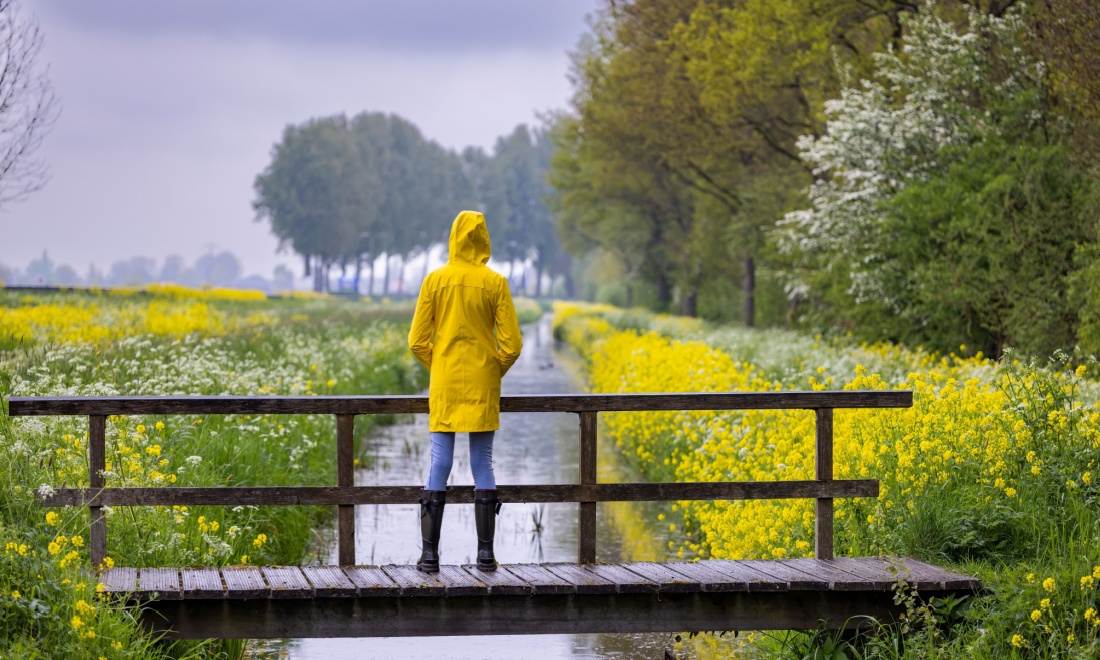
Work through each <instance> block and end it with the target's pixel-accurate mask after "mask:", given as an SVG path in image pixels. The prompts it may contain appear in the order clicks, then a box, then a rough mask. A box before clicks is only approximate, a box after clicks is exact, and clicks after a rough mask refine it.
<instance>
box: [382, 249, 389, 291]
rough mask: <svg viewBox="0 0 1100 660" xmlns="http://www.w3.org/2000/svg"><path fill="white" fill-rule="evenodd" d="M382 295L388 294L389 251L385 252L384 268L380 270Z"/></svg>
mask: <svg viewBox="0 0 1100 660" xmlns="http://www.w3.org/2000/svg"><path fill="white" fill-rule="evenodd" d="M382 272H383V277H382V295H383V296H388V295H390V253H389V252H387V253H386V268H385V269H384V270H383V271H382Z"/></svg>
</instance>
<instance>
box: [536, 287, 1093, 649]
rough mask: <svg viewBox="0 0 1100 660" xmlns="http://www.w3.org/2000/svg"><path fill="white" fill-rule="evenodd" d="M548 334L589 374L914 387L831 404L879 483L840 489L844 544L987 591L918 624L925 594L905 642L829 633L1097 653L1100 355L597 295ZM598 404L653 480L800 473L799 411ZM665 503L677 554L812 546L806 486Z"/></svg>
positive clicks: (671, 385)
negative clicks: (887, 335) (813, 329)
mask: <svg viewBox="0 0 1100 660" xmlns="http://www.w3.org/2000/svg"><path fill="white" fill-rule="evenodd" d="M555 334H556V336H557V337H558V338H559V339H562V340H564V341H566V342H568V343H569V344H570V345H571V346H573V347H574V348H575V349H577V351H578V353H580V354H581V355H582V358H583V360H584V362H585V365H586V372H587V377H588V380H589V384H590V387H591V389H592V390H593V391H598V392H622V391H631V392H646V391H654V392H656V391H666V392H675V391H708V390H709V391H720V390H745V391H768V390H787V389H911V390H913V391H914V393H915V396H914V406H913V407H912V408H910V409H906V410H883V411H838V412H837V414H836V421H835V433H836V450H835V465H836V467H835V472H836V475H837V477H838V478H877V479H879V480H881V483H882V490H881V495H880V497H879V498H877V499H875V500H839V501H838V502H837V512H836V525H837V527H836V534H837V537H836V538H837V541H836V543H837V550H838V552H839V553H840V554H845V555H877V554H887V555H890V554H893V555H909V556H914V557H918V558H921V559H924V560H927V561H931V562H935V563H938V564H941V565H947V566H952V567H955V568H957V569H958V570H961V571H964V572H969V573H972V574H975V575H977V576H978V577H980V578H981V579H982V580H983V581H984V582H985V584H986V585H987V586H988V587H989V588H990V590H991V593H990V595H988V596H986V597H983V598H981V599H977V600H975V601H974V602H973V603H967V604H966V605H965V606H963V607H962V608H961V609H956V610H953V611H952V614H951V617H952V618H953V619H954V621H953V622H954V623H957V624H958V625H955V626H954V627H952V628H951V629H950V630H948V629H946V628H944V627H943V626H935V625H924V623H926V622H929V621H932V620H933V619H934V618H935V616H937V613H936V611H932V610H928V611H922V610H920V609H919V607H918V606H917V605H915V606H914V609H913V611H912V612H911V616H912V617H914V619H915V620H914V622H913V625H912V626H910V628H909V629H908V631H907V632H906V633H904V636H905V637H906V638H907V639H906V643H905V644H904V645H903V646H899V645H898V644H897V642H898V637H897V636H898V635H899V634H901V633H899V632H898V630H899V629H897V628H885V627H884V628H883V629H882V630H881V634H880V635H878V636H877V637H874V638H872V639H869V640H864V641H863V642H862V643H860V644H859V645H858V646H848V645H847V643H846V642H844V643H838V646H837V648H839V649H840V651H841V652H842V653H847V654H848V655H847V656H845V657H857V656H856V655H855V654H856V653H857V652H858V653H860V654H869V655H870V656H871V657H913V658H916V657H961V656H963V655H967V656H975V657H980V658H992V657H1038V658H1048V657H1049V658H1062V657H1082V658H1083V657H1097V656H1098V655H1100V641H1098V632H1100V619H1098V618H1097V609H1098V604H1097V601H1098V599H1097V590H1096V589H1097V585H1098V584H1100V506H1098V505H1100V502H1098V498H1100V484H1098V480H1097V476H1098V473H1097V470H1098V467H1100V465H1098V463H1100V429H1098V422H1100V406H1098V405H1097V403H1096V401H1097V398H1098V397H1097V387H1096V383H1095V381H1093V380H1091V379H1090V377H1089V372H1090V371H1092V372H1093V373H1095V371H1096V363H1095V361H1089V360H1084V361H1075V362H1072V364H1071V361H1070V360H1069V359H1068V358H1064V357H1060V358H1058V359H1056V360H1053V361H1051V362H1049V363H1043V364H1035V363H1030V362H1024V361H1019V360H1015V359H1013V358H1012V357H1011V356H1010V357H1009V358H1007V359H1006V360H1004V361H1002V362H1000V363H994V362H991V361H989V360H986V359H984V358H983V357H981V356H980V355H978V356H970V357H962V356H961V355H954V354H952V355H947V356H942V355H937V354H933V353H928V352H925V351H922V350H919V349H912V350H910V349H906V348H902V347H897V346H890V345H876V346H866V345H864V346H855V345H851V344H849V343H848V342H846V341H844V340H843V338H841V339H836V340H831V341H826V340H823V339H822V338H815V337H807V336H803V335H798V334H795V333H786V332H780V331H746V330H742V329H731V328H721V327H711V326H706V325H703V324H701V323H699V322H697V321H693V320H690V319H679V318H675V317H663V316H654V315H650V314H647V313H645V312H639V311H633V310H631V311H624V310H618V309H615V308H609V307H601V306H578V305H559V306H558V307H557V309H556V314H555ZM965 351H966V348H965V347H960V354H962V353H965ZM602 421H603V423H604V425H605V428H607V429H608V431H609V432H610V434H611V435H612V436H613V437H614V438H615V442H616V444H617V445H618V447H619V449H620V451H621V452H622V454H623V455H624V457H625V458H626V459H627V460H628V461H629V462H630V463H631V464H632V465H633V466H634V467H635V468H636V469H637V470H639V471H640V472H641V473H642V474H644V475H645V476H646V477H647V478H650V479H653V480H680V481H713V480H760V481H768V480H777V479H805V478H812V474H813V447H812V442H813V436H814V433H813V416H812V413H809V412H805V411H789V412H788V411H730V412H704V411H700V412H681V413H644V414H639V413H608V414H606V415H604V416H603V419H602ZM678 509H679V510H678V512H677V515H678V519H677V520H669V521H664V522H662V523H659V524H669V525H670V526H673V529H674V531H676V532H678V536H677V540H675V541H673V544H674V546H675V547H674V548H673V549H674V550H675V551H677V552H678V553H680V554H682V555H683V556H685V557H716V558H777V557H792V556H811V553H812V547H813V518H812V505H811V504H810V503H809V502H808V501H757V502H743V503H728V502H714V503H711V502H682V503H679V504H678ZM655 522H656V521H655ZM960 612H963V613H965V616H963V615H961V614H960ZM939 616H940V617H941V618H943V617H944V616H946V615H944V614H943V610H942V608H941V610H939ZM763 639H764V641H762V642H760V643H758V644H757V645H756V646H755V647H754V648H755V649H756V650H757V651H759V652H764V651H769V652H775V653H778V654H779V655H780V657H803V656H805V655H807V654H811V653H813V652H815V651H814V649H813V648H812V644H811V640H812V639H816V640H819V641H820V640H823V639H825V638H824V637H822V636H818V637H814V638H812V637H811V636H808V635H793V636H769V637H765V638H763ZM723 648H724V647H722V646H721V645H719V646H718V647H717V649H716V650H715V653H718V654H721V653H722V652H723V651H722V649H723ZM730 648H732V647H730ZM820 649H821V647H820V646H819V647H818V650H820ZM726 650H727V651H728V650H729V649H728V648H727V649H726ZM815 657H816V656H815ZM837 657H840V656H837ZM859 657H862V655H861V656H859Z"/></svg>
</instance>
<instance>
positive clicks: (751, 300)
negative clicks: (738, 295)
mask: <svg viewBox="0 0 1100 660" xmlns="http://www.w3.org/2000/svg"><path fill="white" fill-rule="evenodd" d="M741 288H742V289H743V290H744V294H745V297H744V299H743V301H742V303H741V319H742V321H744V323H745V327H746V328H751V327H753V326H754V325H755V324H756V264H754V263H753V261H752V257H745V276H744V279H743V280H742V281H741Z"/></svg>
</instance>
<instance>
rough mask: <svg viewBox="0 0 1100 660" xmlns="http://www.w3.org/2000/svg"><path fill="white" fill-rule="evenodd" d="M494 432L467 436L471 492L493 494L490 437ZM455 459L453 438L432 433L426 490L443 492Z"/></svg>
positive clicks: (439, 433)
mask: <svg viewBox="0 0 1100 660" xmlns="http://www.w3.org/2000/svg"><path fill="white" fill-rule="evenodd" d="M494 433H496V431H480V432H475V433H471V434H470V471H472V472H473V473H474V488H476V489H478V490H494V489H495V488H496V487H497V480H496V477H495V476H494V475H493V434H494ZM454 457H455V434H454V433H453V432H433V433H432V467H431V470H430V471H429V472H428V485H427V486H426V487H425V488H426V490H447V477H449V476H450V475H451V465H452V463H454Z"/></svg>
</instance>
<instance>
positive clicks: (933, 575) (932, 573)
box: [886, 557, 982, 592]
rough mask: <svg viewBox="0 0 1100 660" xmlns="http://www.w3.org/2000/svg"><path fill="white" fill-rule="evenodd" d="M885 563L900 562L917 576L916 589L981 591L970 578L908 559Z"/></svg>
mask: <svg viewBox="0 0 1100 660" xmlns="http://www.w3.org/2000/svg"><path fill="white" fill-rule="evenodd" d="M886 561H894V562H900V563H902V564H904V565H905V566H906V567H907V568H908V569H909V570H910V571H912V572H913V573H914V574H916V575H917V576H918V582H917V589H918V590H930V589H946V590H968V591H974V592H977V591H981V588H982V583H981V582H980V581H978V580H976V579H974V578H972V577H970V576H967V575H963V574H961V573H955V572H953V571H949V570H947V569H944V568H940V567H939V566H934V565H932V564H926V563H925V562H922V561H918V560H916V559H910V558H909V557H895V558H886Z"/></svg>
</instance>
